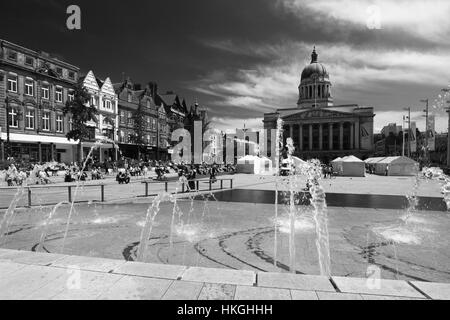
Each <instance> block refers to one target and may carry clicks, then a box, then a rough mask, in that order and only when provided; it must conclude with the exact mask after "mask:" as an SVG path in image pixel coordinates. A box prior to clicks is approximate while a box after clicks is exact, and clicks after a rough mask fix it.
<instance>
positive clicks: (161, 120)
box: [114, 79, 168, 160]
mask: <svg viewBox="0 0 450 320" xmlns="http://www.w3.org/2000/svg"><path fill="white" fill-rule="evenodd" d="M114 88H115V90H116V93H117V96H118V111H119V136H118V140H119V146H120V149H121V151H122V153H123V155H124V156H125V157H128V158H133V159H138V158H139V157H140V158H142V159H147V160H158V159H159V158H160V154H161V153H164V150H167V145H166V143H165V142H166V139H167V136H168V127H167V123H166V117H165V110H163V109H164V108H163V109H161V105H159V106H158V105H157V104H156V103H155V95H156V89H155V85H154V84H153V83H149V84H148V85H147V86H146V87H145V88H144V89H142V87H141V86H140V85H138V84H133V83H132V82H131V80H130V79H127V80H125V81H124V82H123V83H120V84H115V85H114ZM139 113H141V115H142V116H143V117H144V119H145V125H144V130H143V132H142V133H141V134H142V136H143V137H142V138H143V140H144V145H138V144H137V143H136V136H137V135H139V133H138V132H137V130H136V126H135V123H134V122H135V119H136V115H137V114H139Z"/></svg>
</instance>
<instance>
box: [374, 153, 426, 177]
mask: <svg viewBox="0 0 450 320" xmlns="http://www.w3.org/2000/svg"><path fill="white" fill-rule="evenodd" d="M418 172H419V164H418V163H417V162H416V161H414V160H413V159H410V158H408V157H403V156H400V157H386V158H384V159H381V160H379V161H378V162H376V163H375V173H376V174H379V175H388V176H415V175H416V174H417V173H418Z"/></svg>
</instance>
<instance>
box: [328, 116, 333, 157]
mask: <svg viewBox="0 0 450 320" xmlns="http://www.w3.org/2000/svg"><path fill="white" fill-rule="evenodd" d="M328 131H329V136H328V139H329V143H328V144H329V146H328V148H329V150H333V123H329V124H328Z"/></svg>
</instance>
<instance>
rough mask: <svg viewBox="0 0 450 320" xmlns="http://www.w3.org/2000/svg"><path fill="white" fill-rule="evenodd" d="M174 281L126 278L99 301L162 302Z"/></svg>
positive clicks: (104, 293) (118, 282)
mask: <svg viewBox="0 0 450 320" xmlns="http://www.w3.org/2000/svg"><path fill="white" fill-rule="evenodd" d="M172 282H173V280H167V279H153V278H142V277H134V276H124V277H123V278H121V279H120V280H119V281H117V282H116V283H115V284H114V285H113V286H112V287H110V288H109V289H107V290H106V291H104V292H103V293H102V294H101V295H100V296H99V297H98V298H97V299H99V300H160V299H161V298H162V296H163V295H164V293H165V292H166V291H167V289H168V288H169V286H170V285H171V284H172Z"/></svg>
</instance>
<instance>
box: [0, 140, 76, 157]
mask: <svg viewBox="0 0 450 320" xmlns="http://www.w3.org/2000/svg"><path fill="white" fill-rule="evenodd" d="M0 137H1V143H2V146H3V147H2V149H3V150H4V152H2V158H6V157H8V154H7V153H8V148H7V142H6V141H7V135H6V133H0ZM9 140H10V148H9V149H10V154H9V156H11V157H13V158H14V159H15V160H16V161H21V162H27V163H28V162H29V163H46V162H51V161H57V162H61V163H70V162H73V161H75V159H74V151H73V149H74V148H73V146H74V145H76V144H77V142H74V141H69V140H67V139H66V138H64V137H56V136H44V135H28V134H18V133H11V134H10V138H9Z"/></svg>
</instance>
